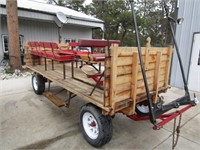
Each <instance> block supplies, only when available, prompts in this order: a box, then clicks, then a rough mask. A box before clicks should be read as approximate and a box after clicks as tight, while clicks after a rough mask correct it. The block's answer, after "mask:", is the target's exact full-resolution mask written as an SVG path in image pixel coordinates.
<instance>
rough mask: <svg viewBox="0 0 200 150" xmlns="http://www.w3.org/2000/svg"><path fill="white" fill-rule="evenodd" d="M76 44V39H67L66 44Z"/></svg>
mask: <svg viewBox="0 0 200 150" xmlns="http://www.w3.org/2000/svg"><path fill="white" fill-rule="evenodd" d="M70 42H76V39H66V40H65V43H70Z"/></svg>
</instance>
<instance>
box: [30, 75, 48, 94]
mask: <svg viewBox="0 0 200 150" xmlns="http://www.w3.org/2000/svg"><path fill="white" fill-rule="evenodd" d="M32 87H33V90H34V92H35V93H36V94H38V95H41V94H42V93H43V92H44V90H45V78H44V77H43V76H42V75H39V74H36V73H34V74H33V75H32Z"/></svg>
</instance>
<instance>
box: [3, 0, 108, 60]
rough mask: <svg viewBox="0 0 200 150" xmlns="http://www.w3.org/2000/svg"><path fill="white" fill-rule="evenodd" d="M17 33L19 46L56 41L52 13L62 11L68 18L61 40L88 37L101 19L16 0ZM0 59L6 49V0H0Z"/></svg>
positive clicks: (57, 36)
mask: <svg viewBox="0 0 200 150" xmlns="http://www.w3.org/2000/svg"><path fill="white" fill-rule="evenodd" d="M17 2H18V16H19V34H20V42H21V46H22V45H23V43H24V42H26V41H52V42H58V41H59V32H58V31H59V30H58V26H57V25H56V23H55V20H56V13H57V12H58V11H59V12H63V13H64V14H65V15H66V16H67V18H68V20H67V23H66V24H64V26H63V28H62V30H61V31H62V32H61V36H62V43H65V42H66V41H70V40H78V39H80V38H92V29H93V28H101V29H103V26H104V22H103V21H102V20H100V19H97V18H94V17H91V16H88V15H86V14H84V13H81V12H77V11H74V10H72V9H69V8H66V7H61V6H56V5H51V4H45V3H40V2H34V1H31V0H17ZM0 35H1V41H0V61H1V60H2V59H3V55H4V53H6V52H8V44H7V42H8V40H7V39H8V32H7V21H6V0H0Z"/></svg>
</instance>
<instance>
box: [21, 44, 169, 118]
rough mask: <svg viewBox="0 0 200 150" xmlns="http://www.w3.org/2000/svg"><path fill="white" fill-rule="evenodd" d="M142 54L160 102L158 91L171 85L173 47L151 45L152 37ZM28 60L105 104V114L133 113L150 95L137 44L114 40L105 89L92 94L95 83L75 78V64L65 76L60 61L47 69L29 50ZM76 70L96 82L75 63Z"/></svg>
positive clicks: (70, 88) (107, 60) (40, 70)
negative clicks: (32, 57)
mask: <svg viewBox="0 0 200 150" xmlns="http://www.w3.org/2000/svg"><path fill="white" fill-rule="evenodd" d="M28 49H29V47H26V48H25V50H26V52H27V51H28ZM142 57H143V61H144V64H145V71H146V76H147V80H148V85H149V89H150V93H151V96H152V99H153V103H157V102H158V94H159V93H161V92H165V91H166V90H167V88H168V79H169V72H170V65H171V57H172V48H171V47H151V46H150V41H149V43H147V46H146V47H142ZM41 59H43V58H41ZM26 60H27V62H29V65H28V68H30V69H31V70H32V71H33V72H36V73H38V74H40V75H42V76H44V77H45V78H47V79H48V80H50V81H53V82H55V83H56V84H57V85H58V86H60V87H63V88H64V89H66V90H67V91H70V92H71V93H74V94H75V95H77V96H79V97H81V98H83V99H84V100H85V101H88V102H91V103H93V104H94V105H96V106H98V107H100V108H102V110H103V113H104V114H105V115H114V114H115V113H117V112H122V113H124V114H126V115H132V114H134V113H135V107H136V104H137V103H139V102H141V101H144V100H146V99H147V98H146V92H145V87H144V81H143V77H142V73H141V68H140V63H139V56H138V50H137V48H136V47H119V46H118V45H117V44H113V45H112V46H111V47H110V48H106V49H105V61H104V81H103V87H102V88H103V90H101V89H99V88H96V89H95V91H94V93H93V94H92V95H91V96H90V92H91V91H92V89H93V86H91V85H88V84H85V83H84V82H80V81H78V80H76V79H74V78H72V75H71V65H66V76H65V79H63V70H62V64H59V63H58V64H56V65H55V67H54V68H55V69H54V70H52V69H51V65H49V66H48V69H47V70H46V71H45V68H44V65H41V64H42V63H40V65H35V66H32V65H31V64H30V55H29V54H28V53H26ZM36 64H37V63H36ZM74 73H75V77H76V78H79V79H81V80H84V81H86V82H89V83H91V84H93V85H95V82H94V81H93V80H91V79H88V78H87V77H86V76H85V74H84V73H83V72H81V70H80V68H75V67H74Z"/></svg>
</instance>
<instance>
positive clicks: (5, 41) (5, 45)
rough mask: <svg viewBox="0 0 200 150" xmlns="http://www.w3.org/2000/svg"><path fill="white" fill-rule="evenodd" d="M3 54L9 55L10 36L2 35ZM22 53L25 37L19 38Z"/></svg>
mask: <svg viewBox="0 0 200 150" xmlns="http://www.w3.org/2000/svg"><path fill="white" fill-rule="evenodd" d="M1 37H2V45H3V52H4V53H8V35H2V36H1ZM19 46H20V51H21V52H22V53H23V35H20V36H19Z"/></svg>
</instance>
